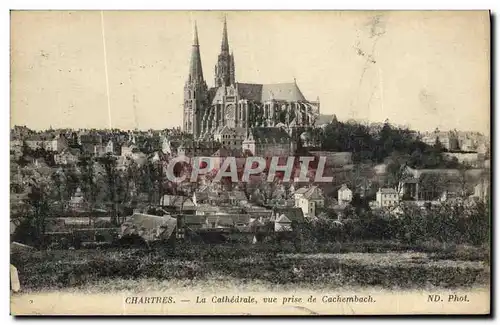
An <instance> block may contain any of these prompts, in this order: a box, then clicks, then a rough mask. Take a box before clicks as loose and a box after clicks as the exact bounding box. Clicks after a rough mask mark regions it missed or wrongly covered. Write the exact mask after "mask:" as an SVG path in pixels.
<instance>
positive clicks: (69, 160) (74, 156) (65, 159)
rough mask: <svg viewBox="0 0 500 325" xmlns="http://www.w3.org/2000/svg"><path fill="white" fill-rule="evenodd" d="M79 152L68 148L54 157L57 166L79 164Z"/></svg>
mask: <svg viewBox="0 0 500 325" xmlns="http://www.w3.org/2000/svg"><path fill="white" fill-rule="evenodd" d="M78 157H79V150H77V149H71V148H66V149H64V150H63V151H62V152H60V153H56V154H55V155H54V162H55V163H56V164H57V165H72V164H76V163H77V162H78Z"/></svg>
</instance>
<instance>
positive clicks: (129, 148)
mask: <svg viewBox="0 0 500 325" xmlns="http://www.w3.org/2000/svg"><path fill="white" fill-rule="evenodd" d="M138 151H139V148H137V146H136V145H135V144H133V143H131V142H126V143H124V144H123V145H122V146H121V156H122V157H131V156H132V154H134V153H135V152H138Z"/></svg>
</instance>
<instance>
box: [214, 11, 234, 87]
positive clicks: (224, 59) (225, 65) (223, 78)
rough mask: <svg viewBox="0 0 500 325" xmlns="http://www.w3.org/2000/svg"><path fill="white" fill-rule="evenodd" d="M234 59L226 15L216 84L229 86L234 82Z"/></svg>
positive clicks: (216, 67) (216, 71) (216, 68)
mask: <svg viewBox="0 0 500 325" xmlns="http://www.w3.org/2000/svg"><path fill="white" fill-rule="evenodd" d="M234 70H235V69H234V60H233V55H232V53H231V54H230V53H229V41H228V37H227V21H226V16H224V27H223V29H222V43H221V51H220V54H219V57H218V60H217V65H216V66H215V86H216V87H221V86H225V87H227V86H229V85H232V84H234V82H235V78H234Z"/></svg>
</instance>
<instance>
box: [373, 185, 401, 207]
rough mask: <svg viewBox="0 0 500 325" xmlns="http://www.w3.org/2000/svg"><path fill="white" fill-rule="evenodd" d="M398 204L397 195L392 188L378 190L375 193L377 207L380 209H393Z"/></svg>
mask: <svg viewBox="0 0 500 325" xmlns="http://www.w3.org/2000/svg"><path fill="white" fill-rule="evenodd" d="M398 203H399V194H398V191H396V190H395V189H393V188H380V189H379V190H378V191H377V205H378V206H379V207H380V208H387V207H393V206H396V205H398Z"/></svg>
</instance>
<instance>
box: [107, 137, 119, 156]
mask: <svg viewBox="0 0 500 325" xmlns="http://www.w3.org/2000/svg"><path fill="white" fill-rule="evenodd" d="M104 153H105V154H107V153H110V154H112V155H120V154H121V147H120V146H119V145H118V142H117V141H116V140H115V139H110V140H109V141H108V142H107V143H106V145H105V147H104Z"/></svg>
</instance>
